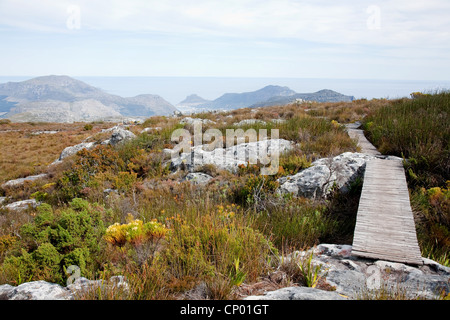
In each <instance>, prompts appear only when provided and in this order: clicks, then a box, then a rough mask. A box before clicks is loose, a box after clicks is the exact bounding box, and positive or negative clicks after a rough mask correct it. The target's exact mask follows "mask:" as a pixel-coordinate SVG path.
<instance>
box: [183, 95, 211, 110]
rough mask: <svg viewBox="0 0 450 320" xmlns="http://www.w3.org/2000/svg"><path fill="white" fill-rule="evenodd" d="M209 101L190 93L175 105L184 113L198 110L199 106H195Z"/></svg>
mask: <svg viewBox="0 0 450 320" xmlns="http://www.w3.org/2000/svg"><path fill="white" fill-rule="evenodd" d="M209 102H211V101H209V100H206V99H203V98H202V97H200V96H198V95H196V94H191V95H189V96H187V97H186V99H184V100H183V101H181V102H179V103H178V104H177V105H176V108H177V109H178V110H180V111H181V112H184V113H190V112H195V111H198V110H199V109H200V108H197V107H198V106H199V105H203V104H207V103H209Z"/></svg>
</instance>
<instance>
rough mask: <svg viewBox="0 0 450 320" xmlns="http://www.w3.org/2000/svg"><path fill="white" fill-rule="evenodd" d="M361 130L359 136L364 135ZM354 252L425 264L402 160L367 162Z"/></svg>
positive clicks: (370, 148) (354, 240) (378, 257)
mask: <svg viewBox="0 0 450 320" xmlns="http://www.w3.org/2000/svg"><path fill="white" fill-rule="evenodd" d="M352 130H354V129H352ZM358 131H360V133H357V134H358V135H359V134H362V131H361V130H358ZM362 135H363V134H362ZM363 136H364V135H363ZM367 142H368V141H367ZM369 144H370V142H369ZM361 147H362V146H361ZM365 147H366V148H367V146H365ZM372 148H373V149H375V148H374V147H373V146H372V147H370V146H369V148H368V150H363V151H366V152H367V151H370V152H373V153H374V155H376V154H377V152H378V151H376V152H375V151H373V149H372ZM362 149H363V148H362ZM375 150H376V149H375ZM378 154H379V153H378ZM352 254H353V255H355V256H360V257H365V258H371V259H380V260H388V261H394V262H401V263H408V264H414V265H421V264H422V263H423V261H422V256H421V253H420V248H419V244H418V241H417V235H416V228H415V223H414V217H413V213H412V210H411V205H410V199H409V192H408V186H407V183H406V177H405V171H404V169H403V164H402V161H401V160H397V159H393V160H386V159H381V158H376V159H373V160H370V161H368V162H367V165H366V171H365V174H364V183H363V188H362V193H361V198H360V201H359V206H358V213H357V218H356V226H355V232H354V236H353V246H352Z"/></svg>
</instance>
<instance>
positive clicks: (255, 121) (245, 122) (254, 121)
mask: <svg viewBox="0 0 450 320" xmlns="http://www.w3.org/2000/svg"><path fill="white" fill-rule="evenodd" d="M251 124H260V125H266V124H267V122H265V121H263V120H258V119H244V120H241V121H239V122H235V123H233V126H237V127H240V126H245V125H251Z"/></svg>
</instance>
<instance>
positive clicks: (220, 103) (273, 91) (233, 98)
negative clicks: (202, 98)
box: [198, 85, 296, 110]
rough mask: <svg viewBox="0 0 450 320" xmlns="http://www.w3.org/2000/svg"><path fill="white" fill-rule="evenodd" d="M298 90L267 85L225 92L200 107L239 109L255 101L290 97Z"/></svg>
mask: <svg viewBox="0 0 450 320" xmlns="http://www.w3.org/2000/svg"><path fill="white" fill-rule="evenodd" d="M295 93H296V92H295V91H292V90H291V89H289V88H288V87H280V86H272V85H271V86H266V87H264V88H262V89H259V90H257V91H252V92H244V93H225V94H224V95H222V96H221V97H219V98H217V99H216V100H214V101H211V102H208V103H206V104H202V105H199V106H198V107H201V108H206V109H225V110H229V109H239V108H245V107H249V106H251V105H253V104H255V103H258V102H262V101H266V100H268V99H270V98H273V97H289V96H292V95H294V94H295Z"/></svg>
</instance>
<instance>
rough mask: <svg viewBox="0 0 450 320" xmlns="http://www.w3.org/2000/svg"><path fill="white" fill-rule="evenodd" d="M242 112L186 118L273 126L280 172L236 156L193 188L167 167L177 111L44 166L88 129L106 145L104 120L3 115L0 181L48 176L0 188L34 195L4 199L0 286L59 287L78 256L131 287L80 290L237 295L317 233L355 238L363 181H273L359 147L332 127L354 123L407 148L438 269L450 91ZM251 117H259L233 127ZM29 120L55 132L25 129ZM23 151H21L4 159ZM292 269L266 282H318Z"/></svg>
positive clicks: (89, 271)
mask: <svg viewBox="0 0 450 320" xmlns="http://www.w3.org/2000/svg"><path fill="white" fill-rule="evenodd" d="M255 110H256V109H255ZM252 111H253V110H252ZM252 111H251V110H250V109H241V110H233V111H230V112H223V113H208V112H205V113H202V114H197V115H195V117H196V118H200V119H205V120H210V122H208V121H205V122H204V125H203V130H204V131H206V130H207V129H208V128H215V129H218V130H220V131H221V132H223V133H225V131H226V129H237V128H242V129H243V130H247V129H255V130H259V129H268V130H271V129H278V130H279V138H280V139H286V140H289V141H292V142H293V149H292V150H290V151H289V152H286V153H283V154H281V155H280V158H279V163H278V164H279V170H278V173H277V174H276V175H267V176H264V175H261V174H260V170H259V169H260V164H251V165H241V166H239V168H238V170H237V172H234V173H232V172H229V171H227V170H224V169H221V168H218V167H215V166H214V165H209V164H208V165H205V166H203V167H202V168H200V169H197V171H200V172H203V173H206V174H208V175H210V176H211V179H210V180H209V181H208V182H206V183H199V184H194V183H190V182H189V181H185V180H184V179H183V178H184V177H185V176H186V174H187V172H185V171H184V170H183V169H181V170H178V171H174V170H173V168H171V167H170V156H169V155H168V154H167V152H166V151H167V149H172V148H173V147H174V142H173V141H171V133H172V132H173V131H174V130H175V129H186V130H188V131H190V132H191V133H192V134H193V133H194V132H193V130H194V128H193V126H192V125H190V124H189V123H181V124H180V120H181V119H180V118H173V117H172V118H168V117H162V116H160V117H152V118H150V119H148V120H147V121H145V122H144V123H143V124H141V125H134V126H131V127H130V128H129V129H130V130H131V131H133V132H134V133H135V134H136V138H134V139H131V140H127V141H124V142H122V143H120V144H117V145H114V146H111V145H102V144H98V145H97V146H96V147H94V148H91V149H90V150H87V149H83V150H81V151H79V152H78V153H77V154H76V155H73V156H70V157H68V158H66V159H64V161H63V162H62V163H57V164H54V165H52V166H51V167H49V168H47V166H48V165H49V164H50V163H51V162H52V161H54V160H56V159H57V158H58V156H59V153H60V152H61V151H62V149H64V148H65V147H67V146H70V145H74V144H77V143H80V142H82V141H83V140H85V139H86V138H88V137H89V141H94V142H95V141H97V142H101V141H103V140H104V139H105V135H106V133H104V132H100V130H101V129H104V128H107V127H108V125H107V124H104V123H101V124H100V123H92V124H90V125H86V124H74V125H71V126H70V128H71V130H72V131H63V128H59V127H58V125H57V124H51V125H50V124H45V125H44V124H29V123H28V124H27V123H23V124H14V123H2V124H0V131H5V132H2V133H0V134H1V135H2V139H0V144H1V145H0V147H1V148H2V153H1V159H0V163H1V165H0V177H1V178H0V179H1V182H5V181H7V180H10V179H15V178H20V177H25V176H27V175H30V174H37V173H42V172H46V173H48V175H47V176H46V177H45V178H43V179H40V180H36V181H25V182H24V183H23V184H20V185H15V186H3V187H1V189H0V196H2V197H5V198H4V200H3V205H6V204H8V203H12V202H14V201H17V200H23V199H30V198H34V199H35V200H36V201H37V203H38V204H39V205H38V206H37V207H36V208H28V209H25V210H22V211H14V212H13V211H11V210H8V209H6V208H5V207H4V206H3V207H0V284H4V283H8V284H12V285H18V284H20V283H23V282H26V281H31V280H46V281H51V282H55V283H59V284H62V285H65V283H66V280H67V278H68V274H67V268H69V267H70V266H72V265H76V266H78V267H79V268H80V271H81V275H82V276H83V277H86V278H90V279H105V278H108V279H109V278H110V277H112V276H115V275H123V276H124V277H125V278H126V279H127V281H128V283H129V286H130V287H129V290H128V291H118V292H113V293H111V294H102V295H99V294H97V293H94V292H86V293H85V296H81V297H79V298H89V299H90V298H96V299H101V298H102V299H105V298H108V299H110V298H111V299H130V298H131V299H178V298H196V299H233V298H239V297H240V294H241V293H242V287H243V286H246V288H247V289H246V290H250V292H251V289H249V288H251V286H252V285H253V284H255V283H257V282H258V281H260V280H261V279H268V277H269V275H270V274H272V273H273V272H275V271H277V270H283V268H287V267H286V266H283V263H282V261H280V256H283V255H285V254H288V253H290V252H293V251H295V250H299V249H303V248H309V247H312V246H314V245H316V244H319V243H322V242H325V241H326V242H329V243H331V242H332V243H341V244H351V239H352V232H353V227H354V223H355V216H356V210H357V203H358V199H359V193H360V190H361V181H359V180H358V181H355V182H353V184H352V186H351V188H350V190H349V191H348V192H347V193H346V194H341V193H340V192H338V191H336V190H335V191H333V192H332V193H331V195H330V196H329V197H328V198H327V199H306V198H301V197H300V198H299V197H294V196H292V195H287V194H281V193H279V192H277V189H278V186H279V178H282V177H286V176H288V175H293V174H295V173H297V172H299V171H300V170H302V169H305V168H308V167H309V166H310V165H311V163H312V162H313V161H314V160H316V159H318V158H323V157H331V156H336V155H338V154H341V153H343V152H347V151H351V152H356V151H358V147H357V144H356V142H355V141H353V140H352V139H350V138H349V136H348V134H347V133H346V131H345V127H344V126H342V125H341V123H345V122H350V121H356V120H363V119H364V120H363V122H364V128H365V129H366V132H367V134H368V137H369V138H370V139H371V140H372V141H373V143H374V144H375V145H376V146H378V147H379V149H380V151H381V152H383V153H387V154H395V155H399V156H403V157H404V158H405V168H406V170H407V171H408V179H409V182H410V187H411V192H412V195H413V196H412V199H413V203H414V205H415V209H416V211H417V217H418V218H419V219H420V223H419V224H418V234H419V238H420V239H421V246H422V248H421V249H422V251H423V253H422V254H423V255H424V256H429V257H432V258H434V259H436V260H438V261H440V262H441V263H443V264H447V265H448V257H449V239H450V236H449V222H450V218H449V216H448V215H449V191H448V189H449V186H448V185H446V183H448V182H446V181H447V180H449V171H448V170H449V145H448V141H450V139H449V138H450V133H449V127H448V123H449V122H450V121H449V94H448V93H439V94H435V95H430V96H420V97H417V96H415V97H414V99H401V100H394V101H388V100H372V101H367V100H357V101H353V102H342V103H321V104H319V103H309V102H305V103H303V104H300V105H298V104H294V105H287V106H273V107H265V108H259V109H257V110H256V112H254V111H253V112H252ZM249 114H251V115H252V116H251V117H252V119H255V120H260V121H259V122H257V121H254V122H247V123H245V124H243V125H238V124H237V123H238V122H239V121H241V120H245V119H248V118H249ZM35 127H36V128H39V130H44V127H45V129H50V128H51V129H54V130H60V129H61V132H60V133H58V134H55V135H45V137H44V136H43V135H36V136H33V135H30V132H31V129H33V128H35ZM150 127H151V128H150ZM145 128H150V129H148V130H147V129H146V130H143V129H145ZM14 130H19V131H14ZM19 150H20V155H21V157H11V155H12V154H16V155H17V154H19ZM8 155H9V156H8ZM13 159H14V160H13ZM31 159H33V160H31ZM12 161H14V163H11V162H12ZM309 262H310V261H309ZM289 268H290V270H291V271H290V272H288V273H287V275H288V278H286V279H284V280H283V281H281V282H278V283H276V284H275V283H273V284H274V285H276V286H283V285H284V286H285V285H288V284H294V283H301V284H303V283H305V281H306V283H307V284H308V285H310V286H312V287H320V285H321V282H320V281H319V280H320V276H319V273H320V272H319V270H318V269H314V267H313V266H311V265H310V263H309V264H308V260H307V259H306V260H305V262H304V263H303V264H292V266H290V267H289ZM247 292H248V291H247Z"/></svg>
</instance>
